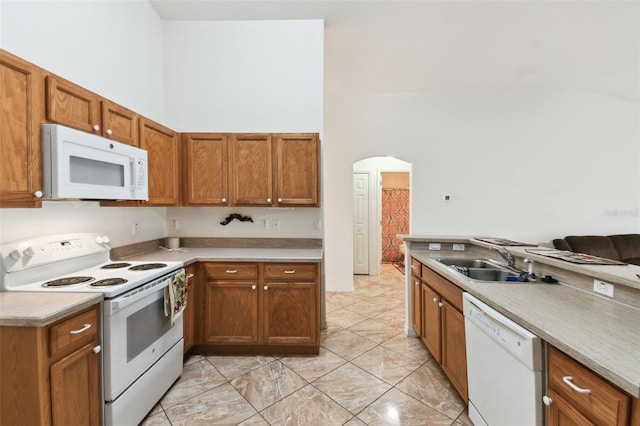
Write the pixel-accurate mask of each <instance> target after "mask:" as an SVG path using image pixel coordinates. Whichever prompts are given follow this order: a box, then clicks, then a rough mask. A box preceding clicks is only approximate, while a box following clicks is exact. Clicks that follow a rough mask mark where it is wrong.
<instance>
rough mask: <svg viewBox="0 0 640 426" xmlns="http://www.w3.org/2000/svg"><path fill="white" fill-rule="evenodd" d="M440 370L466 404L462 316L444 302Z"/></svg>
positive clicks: (465, 356)
mask: <svg viewBox="0 0 640 426" xmlns="http://www.w3.org/2000/svg"><path fill="white" fill-rule="evenodd" d="M442 370H443V371H444V372H445V373H446V375H447V377H449V380H451V383H452V384H453V387H455V388H456V390H457V391H458V393H459V394H460V396H461V397H462V399H463V400H464V401H465V402H466V401H467V400H468V396H467V350H466V346H465V333H464V316H463V315H462V313H461V312H460V311H458V310H457V309H456V308H454V307H453V306H452V305H451V304H449V303H448V302H447V301H446V300H445V301H443V302H442Z"/></svg>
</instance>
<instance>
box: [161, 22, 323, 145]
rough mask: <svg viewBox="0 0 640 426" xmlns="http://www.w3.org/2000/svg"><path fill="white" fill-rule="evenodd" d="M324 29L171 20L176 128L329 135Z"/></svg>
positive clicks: (168, 48)
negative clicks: (325, 128) (326, 126)
mask: <svg viewBox="0 0 640 426" xmlns="http://www.w3.org/2000/svg"><path fill="white" fill-rule="evenodd" d="M323 24H324V23H323V21H320V20H312V21H244V22H243V21H234V22H175V21H168V22H165V23H164V36H165V37H164V41H165V43H164V46H165V70H166V76H167V117H168V118H169V120H168V124H169V126H170V127H172V128H173V129H176V130H178V131H190V132H199V131H202V132H212V131H221V132H322V130H323V95H324V85H323V56H324V55H323V49H324V42H323V38H324V28H323Z"/></svg>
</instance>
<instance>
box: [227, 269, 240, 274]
mask: <svg viewBox="0 0 640 426" xmlns="http://www.w3.org/2000/svg"><path fill="white" fill-rule="evenodd" d="M226 272H227V274H235V273H237V272H238V270H237V269H227V271H226Z"/></svg>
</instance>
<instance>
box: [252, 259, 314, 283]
mask: <svg viewBox="0 0 640 426" xmlns="http://www.w3.org/2000/svg"><path fill="white" fill-rule="evenodd" d="M264 276H265V279H267V280H305V281H313V280H315V279H316V265H315V264H314V263H265V265H264Z"/></svg>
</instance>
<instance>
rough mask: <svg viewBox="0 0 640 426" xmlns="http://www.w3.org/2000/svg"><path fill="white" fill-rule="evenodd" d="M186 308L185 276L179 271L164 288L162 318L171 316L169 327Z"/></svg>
mask: <svg viewBox="0 0 640 426" xmlns="http://www.w3.org/2000/svg"><path fill="white" fill-rule="evenodd" d="M186 307H187V274H186V272H185V271H184V269H181V270H180V271H179V272H178V273H177V274H176V275H174V277H173V278H172V279H171V281H170V282H169V285H168V286H166V287H165V288H164V316H165V317H168V316H169V315H171V325H173V323H174V322H175V321H176V319H178V318H180V315H182V312H183V311H184V308H186Z"/></svg>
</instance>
